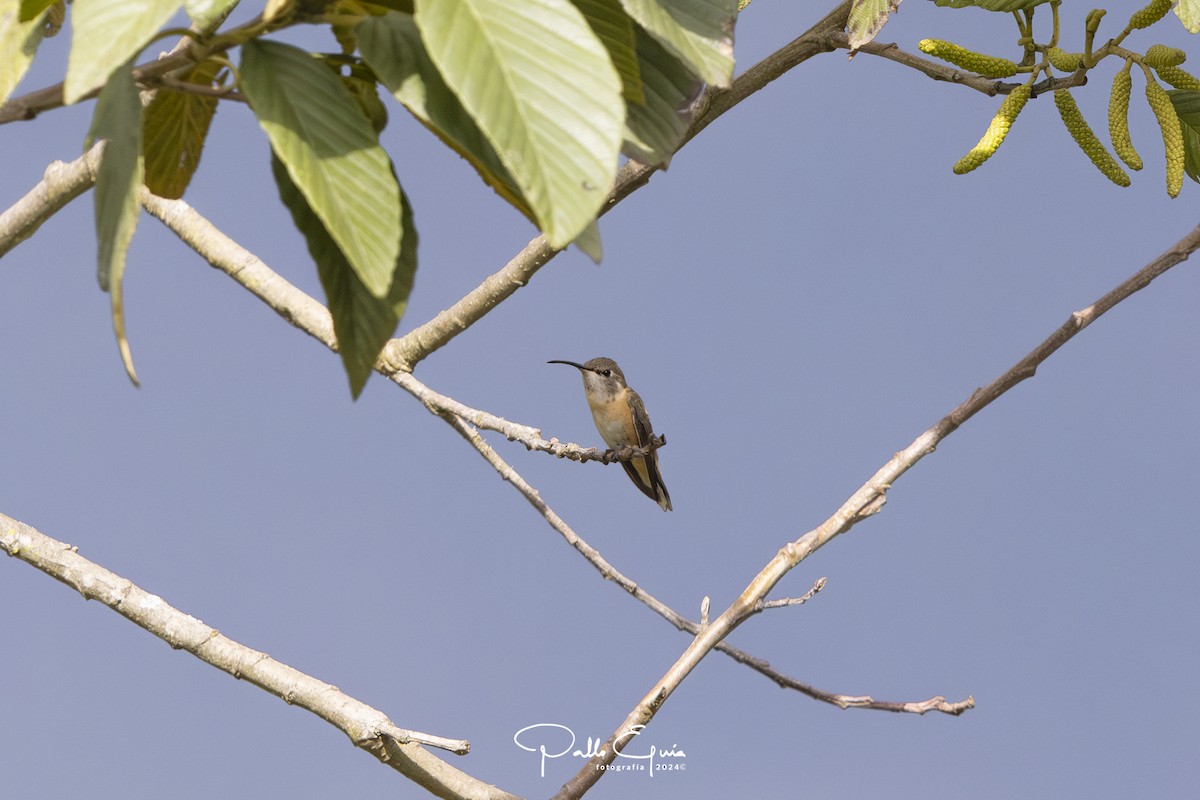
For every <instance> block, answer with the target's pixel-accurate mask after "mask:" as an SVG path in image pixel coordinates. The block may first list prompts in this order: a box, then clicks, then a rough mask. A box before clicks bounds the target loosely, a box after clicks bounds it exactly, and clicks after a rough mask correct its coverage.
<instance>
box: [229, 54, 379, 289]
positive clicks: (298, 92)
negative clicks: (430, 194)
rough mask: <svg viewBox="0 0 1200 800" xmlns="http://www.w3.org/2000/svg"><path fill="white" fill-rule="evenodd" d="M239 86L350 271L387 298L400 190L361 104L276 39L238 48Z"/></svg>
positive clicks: (308, 59) (327, 74)
mask: <svg viewBox="0 0 1200 800" xmlns="http://www.w3.org/2000/svg"><path fill="white" fill-rule="evenodd" d="M241 88H242V91H243V92H245V94H246V98H247V99H248V100H249V101H250V107H251V108H252V109H254V113H255V115H256V116H257V117H258V123H259V125H261V126H262V129H263V130H264V131H266V134H267V138H268V139H270V141H271V147H272V149H273V150H274V151H275V153H276V154H277V155H278V156H279V159H280V160H281V161H282V162H283V164H284V166H286V167H287V171H288V174H289V175H290V176H291V178H292V180H293V181H295V183H296V186H297V187H298V188H299V189H300V191H301V193H303V195H304V198H305V199H306V200H307V201H308V204H309V205H310V206H311V207H312V210H313V213H315V214H316V215H317V217H318V218H319V219H320V220H321V224H322V225H324V226H325V229H326V230H327V231H329V235H330V236H332V237H333V240H334V241H335V242H337V246H338V248H339V249H340V250H341V251H342V253H343V254H344V255H345V256H346V260H347V261H349V262H350V266H351V267H352V268H353V269H354V272H355V274H356V275H358V277H359V279H361V280H362V282H363V284H364V285H366V287H367V288H368V289H370V291H371V293H372V294H373V295H374V296H375V297H380V298H382V297H386V296H387V293H388V289H389V287H390V286H391V284H392V273H393V272H394V271H395V265H396V259H397V258H399V255H400V239H401V236H400V186H399V184H397V183H396V179H395V177H394V176H393V175H392V172H391V159H389V158H388V155H387V153H385V152H384V150H383V148H382V147H380V146H379V139H378V137H377V136H376V135H375V131H374V130H373V129H372V128H371V123H370V122H369V121H368V120H367V118H366V117H365V116H363V112H362V111H361V110H360V109H359V106H358V103H357V102H356V101H355V100H354V98H353V97H352V96H351V95H350V93H349V92H348V91H347V90H346V88H345V87H344V86H342V82H341V81H340V80H338V76H337V75H335V74H334V73H333V72H332V71H331V70H330V69H329V68H328V67H326V66H324V65H322V64H321V63H320V62H319V61H317V60H316V59H315V58H313V57H312V56H310V55H309V54H308V53H305V52H304V51H303V50H299V49H297V48H295V47H291V46H290V45H284V44H278V43H276V42H263V41H258V40H255V41H252V42H247V43H246V44H245V45H243V47H242V66H241Z"/></svg>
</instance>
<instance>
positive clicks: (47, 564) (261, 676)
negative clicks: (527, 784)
mask: <svg viewBox="0 0 1200 800" xmlns="http://www.w3.org/2000/svg"><path fill="white" fill-rule="evenodd" d="M0 550H3V551H4V552H5V553H7V554H8V555H10V556H12V557H14V558H18V559H20V560H22V561H24V562H26V563H28V564H30V565H32V566H34V567H36V568H37V569H39V570H41V571H42V572H45V573H46V574H47V575H50V576H51V577H53V578H56V579H58V580H60V581H62V582H63V583H65V584H67V585H68V586H70V587H71V588H73V589H75V591H77V592H79V594H80V595H82V596H83V598H84V599H85V600H96V601H98V602H100V603H102V604H104V605H106V606H108V607H109V608H111V609H112V610H113V611H116V612H117V613H118V614H120V615H121V616H123V617H125V618H126V619H128V620H130V621H131V622H133V623H134V624H135V625H137V626H138V627H141V628H144V629H145V630H147V631H149V632H150V633H153V634H154V635H155V636H157V637H159V638H160V639H162V640H163V641H165V642H166V643H167V644H169V645H171V647H173V648H175V649H176V650H186V651H187V652H189V653H191V654H192V655H194V656H195V657H196V658H198V659H200V660H201V661H204V662H205V663H207V664H211V665H212V666H214V667H216V668H217V669H220V670H222V671H224V672H228V673H229V674H230V675H233V676H234V677H235V678H239V679H243V680H246V681H249V682H250V683H252V684H254V685H255V686H257V687H259V688H261V689H264V690H266V691H268V692H270V693H271V694H273V695H275V696H276V697H279V698H280V699H282V700H284V701H285V702H287V703H288V704H290V705H295V706H299V707H300V708H303V709H305V710H306V711H311V712H312V713H313V714H316V715H317V716H318V717H320V718H321V719H323V720H325V721H326V722H328V723H330V724H331V725H334V726H335V727H337V728H338V729H340V730H341V731H342V732H343V733H345V734H346V735H347V736H348V737H350V741H351V742H353V743H354V745H355V746H356V747H359V748H362V749H363V750H366V751H367V752H369V753H371V754H372V755H374V756H375V757H376V758H378V759H379V760H380V761H382V762H384V763H385V764H387V765H388V766H390V767H392V768H393V769H395V770H397V771H399V772H400V773H402V774H403V775H405V776H406V777H408V778H410V779H412V780H414V781H416V782H418V783H420V784H421V785H422V786H424V787H425V788H426V789H428V790H429V791H431V792H433V793H434V794H437V795H439V796H441V797H464V798H465V797H471V798H481V799H482V800H511V799H512V798H513V797H514V796H513V795H510V794H508V793H507V792H503V791H501V790H499V789H497V788H496V787H494V786H492V785H490V784H487V783H484V782H482V781H480V780H478V779H476V778H473V777H471V776H470V775H468V774H467V773H465V772H462V771H461V770H458V769H456V768H454V767H452V766H450V765H449V764H447V763H445V762H444V761H442V760H441V759H439V758H437V757H436V756H434V755H433V754H432V753H429V752H428V751H426V750H424V749H423V748H421V747H420V745H423V744H424V745H429V746H432V747H440V748H443V749H446V750H450V751H452V752H455V753H458V754H460V755H461V754H465V753H467V752H468V751H469V750H470V744H469V743H468V742H467V741H465V740H462V739H447V738H445V737H441V736H434V735H431V734H427V733H420V732H418V731H411V730H407V729H405V728H400V727H398V726H396V725H395V723H393V722H392V721H391V720H389V719H388V718H387V715H385V714H384V713H383V712H382V711H379V710H378V709H375V708H372V707H371V706H368V705H367V704H365V703H362V702H360V701H358V700H355V699H354V698H353V697H350V696H349V695H346V694H344V693H342V692H341V691H339V690H338V689H337V687H335V686H332V685H330V684H328V683H325V682H324V681H320V680H317V679H316V678H313V677H311V676H309V675H306V674H305V673H303V672H300V671H299V670H297V669H293V668H292V667H289V666H287V665H286V664H281V663H279V662H278V661H276V660H274V659H273V658H271V657H270V656H269V655H267V654H266V653H262V652H259V651H258V650H253V649H251V648H249V647H246V646H245V645H243V644H239V643H238V642H235V641H233V640H232V639H230V638H229V637H227V636H224V635H222V634H220V633H218V632H217V631H216V630H215V629H214V628H211V627H209V626H208V625H205V624H204V623H203V622H201V621H200V620H198V619H196V618H195V617H192V616H189V615H188V614H185V613H183V612H182V611H180V610H178V609H176V608H173V607H172V606H170V605H168V604H167V603H166V602H165V601H164V600H163V599H162V598H161V597H158V596H157V595H153V594H150V593H149V592H147V591H145V590H144V589H141V588H140V587H138V586H135V585H134V584H133V583H132V582H130V581H128V580H126V579H125V578H122V577H121V576H119V575H117V574H115V573H113V572H110V571H109V570H107V569H104V568H103V567H101V566H99V565H98V564H95V563H93V562H91V561H89V560H87V559H86V558H84V557H83V556H81V555H79V553H78V552H76V549H75V548H74V547H72V546H71V545H68V544H66V543H64V542H60V541H58V540H56V539H52V538H50V537H49V536H46V535H45V534H43V533H40V532H39V531H37V530H35V529H34V528H32V527H30V526H29V525H26V524H25V523H23V522H19V521H17V520H15V519H12V518H11V517H8V516H5V515H3V514H0Z"/></svg>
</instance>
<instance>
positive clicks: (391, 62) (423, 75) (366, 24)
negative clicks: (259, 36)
mask: <svg viewBox="0 0 1200 800" xmlns="http://www.w3.org/2000/svg"><path fill="white" fill-rule="evenodd" d="M355 32H356V34H357V36H358V48H359V52H361V53H362V56H363V60H365V61H366V62H367V66H369V67H370V68H371V69H372V71H374V73H375V74H376V76H378V78H379V80H380V81H381V82H382V83H383V85H384V86H386V87H387V89H388V91H389V92H391V93H392V94H393V96H395V98H396V99H397V100H399V101H400V103H401V104H402V105H403V106H404V107H405V108H407V109H408V110H409V112H410V113H411V114H412V115H413V116H414V117H416V118H417V119H418V120H420V122H421V124H422V125H424V126H425V127H427V128H429V130H431V131H432V132H433V133H434V134H436V135H437V137H438V138H439V139H441V140H442V141H443V142H445V143H446V145H447V146H448V147H450V148H452V149H453V150H454V151H455V152H457V153H458V154H459V155H461V156H462V157H463V158H465V159H467V161H468V162H469V163H470V164H471V166H473V167H474V168H475V171H476V172H478V173H479V175H480V177H481V178H483V180H484V182H486V183H487V184H488V185H489V186H491V187H492V188H493V189H495V190H496V193H497V194H499V195H500V196H501V197H503V198H504V199H505V200H507V201H508V202H509V203H510V204H512V206H513V207H515V208H516V209H517V210H518V211H520V212H521V213H522V214H524V215H525V217H526V218H528V219H529V220H530V221H531V222H533V223H534V224H537V220H536V219H535V217H534V215H533V211H532V210H531V209H530V208H529V203H528V202H526V200H525V196H524V194H522V193H521V189H520V187H518V186H517V182H516V180H514V179H513V177H512V175H511V174H509V171H508V168H507V167H506V166H504V162H503V161H501V160H500V156H499V155H498V154H497V153H496V150H495V148H494V147H492V145H491V143H489V142H488V140H487V138H486V137H485V136H484V135H483V132H482V131H480V130H479V126H478V125H476V124H475V120H473V119H471V115H470V114H468V113H467V110H466V109H465V108H463V106H462V103H460V102H459V101H458V97H457V96H456V95H455V94H454V92H452V91H450V87H449V86H447V85H446V82H445V81H443V80H442V76H441V74H440V73H439V72H438V71H437V67H435V66H434V65H433V62H432V61H430V60H429V54H428V53H427V52H426V51H425V44H424V43H423V42H422V41H421V34H420V32H419V31H418V30H417V25H416V23H415V22H413V19H412V17H409V16H407V15H404V14H395V13H389V14H385V15H383V16H380V17H367V18H366V19H364V20H363V21H362V22H360V23H359V24H358V27H357V28H355Z"/></svg>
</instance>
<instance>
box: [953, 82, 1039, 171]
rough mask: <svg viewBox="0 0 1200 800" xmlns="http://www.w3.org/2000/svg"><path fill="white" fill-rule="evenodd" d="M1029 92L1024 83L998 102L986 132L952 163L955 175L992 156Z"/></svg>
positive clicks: (1027, 86)
mask: <svg viewBox="0 0 1200 800" xmlns="http://www.w3.org/2000/svg"><path fill="white" fill-rule="evenodd" d="M1029 93H1030V87H1029V85H1028V84H1025V85H1023V86H1018V87H1017V88H1015V89H1013V90H1012V92H1010V93H1009V95H1008V97H1006V98H1004V102H1003V103H1001V104H1000V108H999V110H997V111H996V116H994V117H992V123H991V124H990V125H988V129H987V132H986V133H984V134H983V138H982V139H980V140H979V144H977V145H975V146H974V147H973V148H971V151H970V152H968V153H967V154H966V155H965V156H963V157H962V158H960V159H959V160H958V163H956V164H955V165H954V174H955V175H965V174H966V173H968V172H970V171H971V170H973V169H975V168H976V167H978V166H979V165H980V164H982V163H983V162H985V161H987V160H988V159H989V158H991V157H992V154H993V153H995V152H996V150H997V149H998V148H999V147H1000V145H1001V144H1002V143H1003V142H1004V137H1005V136H1008V130H1009V128H1011V127H1012V124H1013V122H1014V121H1015V120H1016V118H1017V115H1018V114H1020V113H1021V109H1022V108H1024V107H1025V103H1026V101H1028V100H1029Z"/></svg>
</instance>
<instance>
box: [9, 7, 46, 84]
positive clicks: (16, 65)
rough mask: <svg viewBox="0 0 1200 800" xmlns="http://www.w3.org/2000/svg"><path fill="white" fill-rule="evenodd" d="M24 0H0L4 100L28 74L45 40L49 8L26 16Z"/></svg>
mask: <svg viewBox="0 0 1200 800" xmlns="http://www.w3.org/2000/svg"><path fill="white" fill-rule="evenodd" d="M24 10H25V9H24V4H23V3H22V2H21V0H0V104H3V103H4V101H5V100H7V99H8V96H9V95H10V94H12V91H13V89H15V88H17V84H18V83H20V82H21V78H23V77H25V70H27V69H29V65H30V63H32V62H33V54H34V53H36V52H37V48H38V45H39V44H41V43H42V16H43V14H44V13H45V11H46V9H45V8H42V9H40V10H38V11H37V13H36V14H34V15H33V16H32V17H29V19H28V20H26V19H25V18H24V16H23V15H22V12H24Z"/></svg>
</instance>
